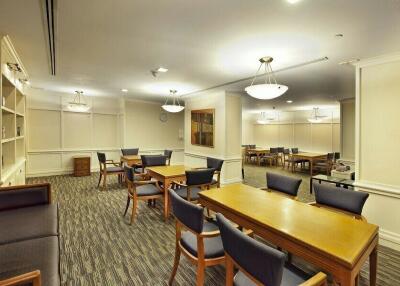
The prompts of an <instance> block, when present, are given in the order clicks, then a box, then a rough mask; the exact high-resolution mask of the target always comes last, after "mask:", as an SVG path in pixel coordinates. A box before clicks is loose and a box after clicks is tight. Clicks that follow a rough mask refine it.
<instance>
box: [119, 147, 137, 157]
mask: <svg viewBox="0 0 400 286" xmlns="http://www.w3.org/2000/svg"><path fill="white" fill-rule="evenodd" d="M121 152H122V155H124V156H128V155H137V154H139V148H130V149H121Z"/></svg>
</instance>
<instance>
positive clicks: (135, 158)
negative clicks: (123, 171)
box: [121, 155, 142, 166]
mask: <svg viewBox="0 0 400 286" xmlns="http://www.w3.org/2000/svg"><path fill="white" fill-rule="evenodd" d="M121 162H122V163H126V164H127V165H128V166H132V165H140V164H142V159H141V158H140V155H124V156H121Z"/></svg>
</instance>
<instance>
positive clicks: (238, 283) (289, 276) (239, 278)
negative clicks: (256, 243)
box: [233, 265, 310, 286]
mask: <svg viewBox="0 0 400 286" xmlns="http://www.w3.org/2000/svg"><path fill="white" fill-rule="evenodd" d="M309 278H310V276H309V275H306V274H305V273H303V272H302V271H300V270H298V269H296V268H295V267H292V266H290V265H288V266H285V267H284V268H283V274H282V282H281V284H280V285H281V286H297V285H300V284H301V283H303V282H305V281H307V280H308V279H309ZM233 285H234V286H256V284H255V283H254V282H253V281H252V280H251V279H250V278H248V277H247V276H246V275H245V274H244V273H243V272H241V271H239V272H238V273H237V274H236V275H235V278H234V280H233Z"/></svg>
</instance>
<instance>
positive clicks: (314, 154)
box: [291, 152, 327, 158]
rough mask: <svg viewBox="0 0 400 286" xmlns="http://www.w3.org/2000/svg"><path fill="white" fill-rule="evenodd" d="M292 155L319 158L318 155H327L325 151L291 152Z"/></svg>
mask: <svg viewBox="0 0 400 286" xmlns="http://www.w3.org/2000/svg"><path fill="white" fill-rule="evenodd" d="M291 155H292V156H295V157H296V156H298V157H307V158H319V157H324V156H327V154H326V153H310V152H299V153H296V154H291Z"/></svg>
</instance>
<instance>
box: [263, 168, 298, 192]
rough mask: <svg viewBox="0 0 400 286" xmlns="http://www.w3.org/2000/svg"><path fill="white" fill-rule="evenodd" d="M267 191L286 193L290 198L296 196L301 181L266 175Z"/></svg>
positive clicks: (272, 174) (273, 174)
mask: <svg viewBox="0 0 400 286" xmlns="http://www.w3.org/2000/svg"><path fill="white" fill-rule="evenodd" d="M266 176H267V187H268V189H271V190H275V191H279V192H282V193H286V194H288V195H291V196H297V193H298V191H299V187H300V184H301V179H297V178H292V177H288V176H283V175H279V174H275V173H267V175H266Z"/></svg>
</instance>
